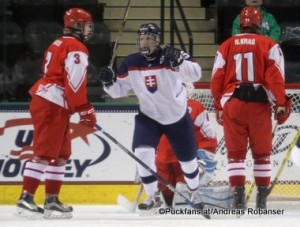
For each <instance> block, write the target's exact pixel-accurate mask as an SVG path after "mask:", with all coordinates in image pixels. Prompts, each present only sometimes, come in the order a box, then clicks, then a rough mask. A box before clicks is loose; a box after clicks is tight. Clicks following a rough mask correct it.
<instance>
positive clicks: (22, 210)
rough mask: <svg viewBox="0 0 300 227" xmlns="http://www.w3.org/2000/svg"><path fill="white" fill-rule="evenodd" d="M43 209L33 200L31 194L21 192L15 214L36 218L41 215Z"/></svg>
mask: <svg viewBox="0 0 300 227" xmlns="http://www.w3.org/2000/svg"><path fill="white" fill-rule="evenodd" d="M43 213H44V209H43V208H41V207H38V206H37V205H36V204H35V203H34V201H33V196H32V195H29V194H26V193H22V195H21V197H20V199H19V201H18V202H17V212H16V215H17V216H19V217H25V218H28V219H38V218H41V217H43Z"/></svg>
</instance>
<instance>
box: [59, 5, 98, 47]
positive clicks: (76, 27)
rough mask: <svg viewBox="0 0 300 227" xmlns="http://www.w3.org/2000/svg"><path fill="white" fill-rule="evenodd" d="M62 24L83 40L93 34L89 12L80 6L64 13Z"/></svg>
mask: <svg viewBox="0 0 300 227" xmlns="http://www.w3.org/2000/svg"><path fill="white" fill-rule="evenodd" d="M64 26H65V28H67V29H69V30H70V31H71V32H72V33H74V34H75V35H77V36H79V37H80V39H81V40H82V41H83V42H86V41H87V40H89V39H90V38H91V37H92V36H93V34H94V23H93V20H92V16H91V14H90V13H88V12H87V11H85V10H83V9H80V8H72V9H69V10H68V11H67V12H66V13H65V15H64Z"/></svg>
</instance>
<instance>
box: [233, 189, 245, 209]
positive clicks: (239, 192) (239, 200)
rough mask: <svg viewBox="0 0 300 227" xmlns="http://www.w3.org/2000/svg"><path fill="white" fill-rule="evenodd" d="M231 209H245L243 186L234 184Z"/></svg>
mask: <svg viewBox="0 0 300 227" xmlns="http://www.w3.org/2000/svg"><path fill="white" fill-rule="evenodd" d="M232 208H233V209H238V210H245V209H246V202H245V187H244V186H236V187H235V191H234V193H233V204H232Z"/></svg>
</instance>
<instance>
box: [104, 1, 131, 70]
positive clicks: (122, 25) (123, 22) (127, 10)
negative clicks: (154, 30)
mask: <svg viewBox="0 0 300 227" xmlns="http://www.w3.org/2000/svg"><path fill="white" fill-rule="evenodd" d="M130 2H131V0H128V2H127V6H126V10H125V13H124V16H123V20H122V23H121V26H120V29H119V32H118V36H117V38H116V41H115V44H114V48H113V50H112V57H111V60H110V64H109V67H110V68H112V67H113V64H114V61H115V58H116V56H117V48H118V45H119V39H121V37H122V34H123V30H124V27H125V24H126V21H127V17H128V12H129V9H130Z"/></svg>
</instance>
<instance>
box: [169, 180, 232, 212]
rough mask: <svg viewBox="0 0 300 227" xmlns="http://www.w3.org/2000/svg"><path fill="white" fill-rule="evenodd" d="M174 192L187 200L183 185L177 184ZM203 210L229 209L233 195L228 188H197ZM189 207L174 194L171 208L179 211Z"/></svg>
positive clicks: (186, 188)
mask: <svg viewBox="0 0 300 227" xmlns="http://www.w3.org/2000/svg"><path fill="white" fill-rule="evenodd" d="M176 190H178V191H179V192H180V193H182V194H183V195H184V196H186V197H187V198H189V189H188V187H187V185H186V184H184V183H177V184H176ZM198 191H199V192H200V195H201V199H202V202H203V203H204V209H210V208H216V209H220V208H224V209H227V208H230V207H231V204H232V202H233V194H232V191H231V189H230V187H229V186H216V187H199V189H198ZM183 207H189V205H188V204H187V203H186V202H185V201H184V199H183V198H181V197H180V196H179V195H177V194H175V195H174V199H173V208H174V209H179V208H183Z"/></svg>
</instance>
